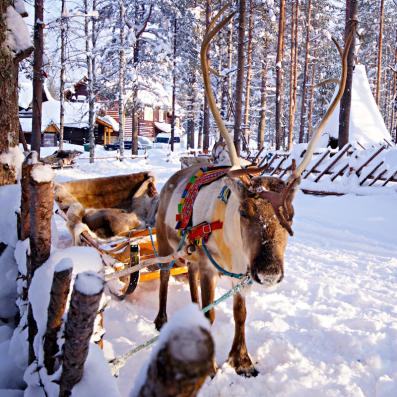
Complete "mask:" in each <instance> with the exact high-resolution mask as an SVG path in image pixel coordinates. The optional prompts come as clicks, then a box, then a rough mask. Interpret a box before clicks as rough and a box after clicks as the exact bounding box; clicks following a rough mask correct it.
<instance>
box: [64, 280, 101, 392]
mask: <svg viewBox="0 0 397 397" xmlns="http://www.w3.org/2000/svg"><path fill="white" fill-rule="evenodd" d="M103 286H104V282H103V279H102V278H101V277H100V276H99V275H98V274H97V273H93V272H84V273H80V274H78V275H77V277H76V281H75V283H74V288H73V293H72V298H71V301H70V308H69V313H68V318H67V321H66V326H65V344H64V346H63V368H62V375H61V381H60V390H59V397H67V396H70V395H71V392H72V389H73V387H74V385H76V384H77V383H78V382H80V380H81V378H82V377H83V371H84V363H85V360H86V359H87V356H88V349H89V343H90V338H91V335H92V331H93V326H94V321H95V317H96V315H97V311H98V307H99V301H100V300H101V296H102V292H103Z"/></svg>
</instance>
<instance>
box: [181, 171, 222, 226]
mask: <svg viewBox="0 0 397 397" xmlns="http://www.w3.org/2000/svg"><path fill="white" fill-rule="evenodd" d="M229 169H230V167H202V168H200V169H199V170H198V172H197V173H196V174H195V175H193V176H192V177H191V178H190V180H189V183H188V184H187V185H186V187H185V190H184V191H183V193H182V198H181V200H180V202H179V204H178V214H177V216H176V221H177V224H176V226H175V229H178V230H185V229H186V228H187V227H188V226H189V225H190V222H191V218H192V214H193V205H194V201H195V200H196V197H197V195H198V192H199V190H200V189H201V187H202V186H204V185H208V184H210V183H212V182H214V181H216V180H217V179H219V178H222V177H223V176H225V175H226V174H227V172H228V171H229Z"/></svg>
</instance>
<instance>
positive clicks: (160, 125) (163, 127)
mask: <svg viewBox="0 0 397 397" xmlns="http://www.w3.org/2000/svg"><path fill="white" fill-rule="evenodd" d="M154 125H155V126H156V128H158V129H159V130H160V131H163V132H164V133H167V134H170V133H171V124H168V123H159V122H157V121H155V122H154ZM174 133H175V136H180V135H181V133H182V130H181V129H180V128H178V127H177V126H175V131H174Z"/></svg>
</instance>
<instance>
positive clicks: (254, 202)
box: [201, 4, 356, 286]
mask: <svg viewBox="0 0 397 397" xmlns="http://www.w3.org/2000/svg"><path fill="white" fill-rule="evenodd" d="M229 6H230V4H226V5H225V6H223V7H222V8H221V10H220V11H219V13H218V14H217V15H215V17H214V18H213V19H212V21H211V22H210V24H209V26H208V30H207V32H206V35H205V37H204V39H203V43H202V46H201V67H202V72H203V80H204V87H205V93H206V96H207V99H208V104H209V107H210V109H211V112H212V114H213V116H214V119H215V122H216V124H217V126H218V128H219V131H220V133H221V135H222V137H223V139H224V141H225V143H226V146H227V149H228V152H229V157H230V161H231V164H232V167H231V169H230V171H229V173H228V175H229V176H230V177H231V178H233V179H237V178H238V179H239V180H240V181H241V182H243V183H242V184H241V183H240V193H239V196H240V208H239V211H240V224H241V232H242V238H243V244H245V247H244V249H245V250H246V252H247V253H248V256H249V258H250V264H249V270H250V272H251V274H252V277H253V279H254V280H255V281H257V282H258V283H260V284H264V285H267V286H270V285H273V284H275V283H278V282H280V281H281V280H282V278H283V274H284V252H285V248H286V244H287V238H288V234H290V235H292V234H293V232H292V219H293V216H294V209H293V206H292V200H293V198H294V195H295V191H296V189H297V187H298V185H299V183H300V176H301V174H302V172H303V170H304V169H305V168H306V167H307V165H308V163H309V162H310V160H311V158H312V156H313V152H314V149H315V146H316V143H317V142H318V140H319V138H320V136H321V133H322V131H323V130H324V126H325V125H326V123H327V121H328V120H329V118H330V116H331V114H332V112H333V111H334V110H335V108H336V106H337V104H338V103H339V101H340V99H341V97H342V95H343V92H344V90H345V86H346V78H347V57H348V53H349V49H350V46H351V43H352V40H353V35H354V33H355V26H356V23H355V22H353V23H352V25H351V29H350V33H349V35H348V37H347V40H346V45H345V49H344V51H342V50H341V48H340V47H339V46H338V45H337V43H336V41H335V40H334V43H335V44H336V45H337V47H338V51H339V54H340V56H341V59H342V75H341V78H340V81H339V91H338V93H337V95H336V97H335V98H334V100H333V101H332V103H331V105H330V106H329V108H328V110H327V112H326V113H325V115H324V117H323V119H322V120H321V122H320V124H319V125H318V127H317V129H316V131H315V133H314V134H313V137H312V139H311V141H310V142H309V144H308V148H307V150H306V153H305V156H304V158H303V159H302V161H301V163H300V164H299V166H298V167H297V168H295V164H293V166H292V173H291V175H290V177H289V179H288V180H287V181H286V182H284V181H283V180H281V179H280V178H272V177H261V176H260V175H261V174H262V172H263V171H264V168H257V167H248V168H245V169H241V165H240V161H239V158H238V156H237V151H236V148H235V147H234V143H233V141H232V139H231V137H230V135H229V133H228V131H227V128H226V126H225V124H224V122H223V120H222V117H221V115H220V112H219V110H218V108H217V106H216V100H215V97H214V94H213V92H212V88H211V80H210V70H211V68H210V65H209V63H208V56H207V53H208V48H209V45H210V42H211V40H212V39H213V38H214V37H215V35H216V34H217V33H218V32H219V31H220V30H221V29H222V27H223V26H225V25H226V24H227V23H228V22H229V21H230V20H231V18H232V17H233V15H234V12H232V13H231V14H229V15H228V16H227V17H225V18H224V19H223V20H222V21H221V22H220V23H218V24H217V25H216V22H217V20H218V19H219V18H220V17H221V15H222V14H223V13H224V12H225V11H226V9H227V8H228V7H229ZM253 176H254V178H252V177H253ZM241 186H242V187H241Z"/></svg>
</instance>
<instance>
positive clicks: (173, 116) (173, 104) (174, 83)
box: [171, 16, 177, 152]
mask: <svg viewBox="0 0 397 397" xmlns="http://www.w3.org/2000/svg"><path fill="white" fill-rule="evenodd" d="M176 32H177V20H176V16H175V17H174V48H173V58H172V63H173V69H172V119H171V152H173V151H174V137H175V93H176Z"/></svg>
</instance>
